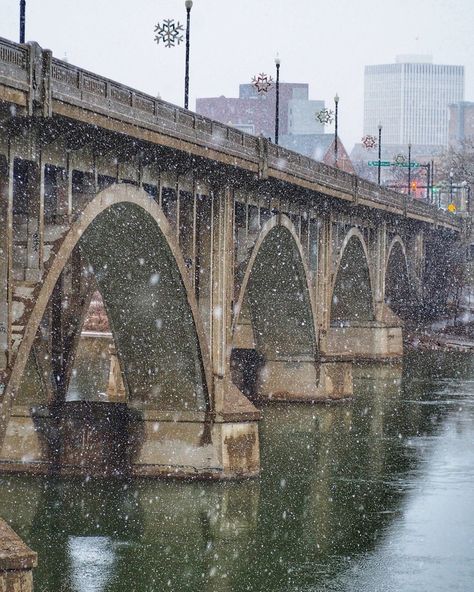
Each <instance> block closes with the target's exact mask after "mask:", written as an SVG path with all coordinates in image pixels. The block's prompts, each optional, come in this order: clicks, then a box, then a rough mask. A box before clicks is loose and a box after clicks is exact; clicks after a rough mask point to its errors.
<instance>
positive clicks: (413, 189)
mask: <svg viewBox="0 0 474 592" xmlns="http://www.w3.org/2000/svg"><path fill="white" fill-rule="evenodd" d="M417 189H418V183H417V181H412V182H411V190H412V191H416V190H417Z"/></svg>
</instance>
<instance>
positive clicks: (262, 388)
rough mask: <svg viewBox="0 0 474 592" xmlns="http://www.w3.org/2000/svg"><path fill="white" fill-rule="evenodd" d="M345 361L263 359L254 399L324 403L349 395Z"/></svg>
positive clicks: (349, 387)
mask: <svg viewBox="0 0 474 592" xmlns="http://www.w3.org/2000/svg"><path fill="white" fill-rule="evenodd" d="M352 393H353V390H352V372H351V364H350V363H348V362H323V363H318V362H315V361H314V360H298V359H288V360H281V359H279V360H268V359H267V360H265V363H264V365H263V366H262V367H261V369H260V371H259V373H258V381H257V397H258V398H259V399H260V400H264V401H302V402H304V401H309V402H314V401H325V400H328V399H344V398H347V397H350V396H352Z"/></svg>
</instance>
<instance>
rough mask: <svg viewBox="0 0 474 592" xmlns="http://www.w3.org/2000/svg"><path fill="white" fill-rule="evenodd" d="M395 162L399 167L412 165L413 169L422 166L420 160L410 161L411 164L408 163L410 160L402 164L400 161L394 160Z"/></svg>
mask: <svg viewBox="0 0 474 592" xmlns="http://www.w3.org/2000/svg"><path fill="white" fill-rule="evenodd" d="M393 164H394V165H395V166H399V167H407V168H408V167H410V168H411V169H416V168H418V167H419V166H420V163H419V162H410V164H408V162H402V163H400V164H399V163H398V162H394V163H393Z"/></svg>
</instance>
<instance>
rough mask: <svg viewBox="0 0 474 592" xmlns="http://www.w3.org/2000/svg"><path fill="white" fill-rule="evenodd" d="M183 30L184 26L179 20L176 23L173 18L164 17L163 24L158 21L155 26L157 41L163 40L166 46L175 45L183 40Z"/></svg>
mask: <svg viewBox="0 0 474 592" xmlns="http://www.w3.org/2000/svg"><path fill="white" fill-rule="evenodd" d="M183 30H184V27H183V25H182V24H181V23H180V22H179V21H178V22H177V23H175V22H174V20H173V19H164V20H163V24H160V23H158V24H157V25H156V27H155V33H156V35H155V41H156V42H157V43H160V41H162V42H163V43H164V45H165V47H174V46H175V45H179V44H180V43H181V42H182V41H183V35H182V33H181V31H183Z"/></svg>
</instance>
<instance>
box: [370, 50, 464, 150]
mask: <svg viewBox="0 0 474 592" xmlns="http://www.w3.org/2000/svg"><path fill="white" fill-rule="evenodd" d="M432 61H433V60H432V57H431V56H421V55H416V56H413V55H405V56H397V58H396V63H395V64H382V65H377V66H366V67H365V84H364V86H365V89H364V134H373V135H376V134H377V127H378V125H379V123H381V124H382V126H383V142H384V143H385V144H394V145H396V144H399V145H406V144H408V143H411V144H413V145H424V146H428V145H430V146H440V145H443V146H445V145H447V143H448V126H449V115H448V113H449V111H448V105H450V104H451V103H457V102H458V101H462V100H463V98H464V66H444V65H439V64H433V63H432Z"/></svg>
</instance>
